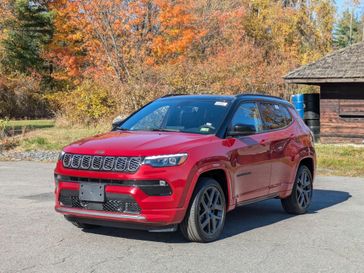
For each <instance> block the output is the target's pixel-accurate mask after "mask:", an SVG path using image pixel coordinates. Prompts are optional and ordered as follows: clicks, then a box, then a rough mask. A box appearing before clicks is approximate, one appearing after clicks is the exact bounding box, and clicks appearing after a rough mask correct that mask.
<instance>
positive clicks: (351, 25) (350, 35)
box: [349, 8, 354, 45]
mask: <svg viewBox="0 0 364 273" xmlns="http://www.w3.org/2000/svg"><path fill="white" fill-rule="evenodd" d="M353 17H354V8H352V9H351V13H350V32H349V45H351V44H352V37H353Z"/></svg>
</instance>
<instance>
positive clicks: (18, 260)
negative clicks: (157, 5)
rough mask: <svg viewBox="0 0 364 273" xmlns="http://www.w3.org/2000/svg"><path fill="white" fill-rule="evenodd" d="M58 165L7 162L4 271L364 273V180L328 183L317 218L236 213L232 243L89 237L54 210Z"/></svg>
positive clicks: (132, 235)
mask: <svg viewBox="0 0 364 273" xmlns="http://www.w3.org/2000/svg"><path fill="white" fill-rule="evenodd" d="M53 167H54V165H53V164H48V163H34V162H0V272H1V273H3V272H158V273H160V272H173V273H176V272H204V273H205V272H292V273H294V272H300V273H302V272H310V273H311V272H315V273H316V272H345V273H348V272H355V273H356V272H358V273H359V272H364V258H363V254H364V178H346V177H318V178H317V179H316V181H315V192H314V200H313V204H312V206H311V209H310V211H309V213H308V214H306V215H302V216H290V215H287V214H285V213H284V212H283V210H282V209H281V207H280V202H279V200H269V201H265V202H261V203H258V204H252V205H249V206H246V207H241V208H238V209H236V210H235V211H233V212H231V213H229V214H228V217H227V223H226V226H225V230H224V233H223V236H222V238H221V239H220V240H219V241H216V242H213V243H210V244H198V243H189V242H186V241H185V240H184V239H183V237H182V235H181V234H180V233H179V232H176V233H159V234H156V233H148V232H145V231H134V230H122V229H113V228H97V229H93V230H90V231H87V232H86V231H83V230H80V229H77V228H76V227H74V226H72V225H71V224H70V223H68V222H66V221H65V220H64V219H63V217H62V216H61V215H59V214H57V213H56V212H55V211H54V209H53V193H52V191H53V179H52V176H53Z"/></svg>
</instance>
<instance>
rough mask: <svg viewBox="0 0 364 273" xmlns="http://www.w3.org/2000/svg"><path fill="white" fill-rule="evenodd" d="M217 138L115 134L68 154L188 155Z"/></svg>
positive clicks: (74, 146)
mask: <svg viewBox="0 0 364 273" xmlns="http://www.w3.org/2000/svg"><path fill="white" fill-rule="evenodd" d="M214 139H216V136H215V135H199V134H189V133H178V132H146V131H115V132H109V133H105V134H101V135H97V136H94V137H89V138H85V139H82V140H79V141H76V142H74V143H72V144H70V145H69V146H66V147H65V148H64V151H65V152H68V153H77V154H89V155H94V154H99V155H110V156H149V155H163V154H174V153H179V152H185V151H187V149H188V150H189V149H191V148H193V147H195V146H200V145H202V144H206V142H209V141H213V140H214Z"/></svg>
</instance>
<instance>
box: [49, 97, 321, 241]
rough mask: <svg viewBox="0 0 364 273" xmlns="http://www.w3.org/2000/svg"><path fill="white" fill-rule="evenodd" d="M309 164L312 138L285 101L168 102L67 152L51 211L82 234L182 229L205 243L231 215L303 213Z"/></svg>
mask: <svg viewBox="0 0 364 273" xmlns="http://www.w3.org/2000/svg"><path fill="white" fill-rule="evenodd" d="M315 158H316V157H315V150H314V145H313V138H312V135H311V133H310V130H309V129H308V127H307V126H306V125H305V124H304V122H303V121H302V119H301V118H299V116H298V114H297V112H296V111H295V110H294V108H293V107H292V105H291V104H290V103H288V102H287V101H285V100H282V99H280V98H275V97H269V96H263V95H246V94H244V95H238V96H212V95H171V96H167V97H163V98H160V99H157V100H155V101H153V102H151V103H149V104H147V105H146V106H144V107H143V108H141V109H140V110H139V111H137V112H135V113H133V114H132V115H131V116H129V117H128V118H127V119H125V120H124V121H122V122H119V123H117V124H114V128H113V131H112V132H109V133H105V134H102V135H97V136H94V137H90V138H86V139H83V140H80V141H77V142H75V143H73V144H71V145H69V146H67V147H65V148H64V150H63V151H62V153H61V154H60V157H59V160H58V163H57V167H56V169H55V183H56V190H55V196H56V204H55V209H56V211H58V212H60V213H62V214H64V215H65V217H66V219H67V220H69V221H71V222H72V223H73V224H75V225H76V226H78V227H81V228H87V227H92V226H115V227H124V228H138V229H146V230H149V231H175V230H176V229H177V226H178V225H179V227H180V229H181V231H182V233H183V234H184V236H185V237H186V238H187V239H189V240H191V241H198V242H209V241H213V240H216V239H217V238H218V237H219V235H220V234H221V232H222V230H223V227H224V222H225V218H226V213H227V212H228V211H231V210H233V209H234V208H236V207H237V206H241V205H245V204H249V203H252V202H257V201H261V200H264V199H268V198H279V199H281V202H282V205H283V208H284V209H285V210H286V211H287V212H288V213H293V214H302V213H305V212H306V211H307V208H308V207H309V205H310V203H311V198H312V191H313V188H312V183H313V176H314V172H315V165H316V160H315Z"/></svg>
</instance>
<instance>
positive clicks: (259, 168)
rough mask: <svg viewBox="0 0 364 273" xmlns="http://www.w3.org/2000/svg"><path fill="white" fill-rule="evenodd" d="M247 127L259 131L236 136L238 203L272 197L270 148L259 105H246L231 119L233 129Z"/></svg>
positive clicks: (232, 156)
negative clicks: (270, 187)
mask: <svg viewBox="0 0 364 273" xmlns="http://www.w3.org/2000/svg"><path fill="white" fill-rule="evenodd" d="M237 124H243V125H247V126H250V127H254V128H255V134H254V133H253V134H251V135H245V136H238V137H235V139H236V141H235V142H234V145H233V146H232V154H231V157H230V158H231V163H232V167H233V169H234V171H233V173H234V182H235V183H234V188H235V197H236V198H237V202H238V203H242V202H244V201H247V200H250V199H254V198H259V197H261V196H264V195H266V194H268V192H269V188H268V187H269V184H270V172H271V165H270V147H269V145H267V143H266V141H267V135H266V134H265V133H263V124H262V120H261V118H260V114H259V109H258V105H257V103H255V102H242V103H241V104H240V105H239V107H238V108H237V110H236V112H235V113H234V116H233V118H232V120H231V124H230V126H229V127H230V128H233V127H234V125H237Z"/></svg>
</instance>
